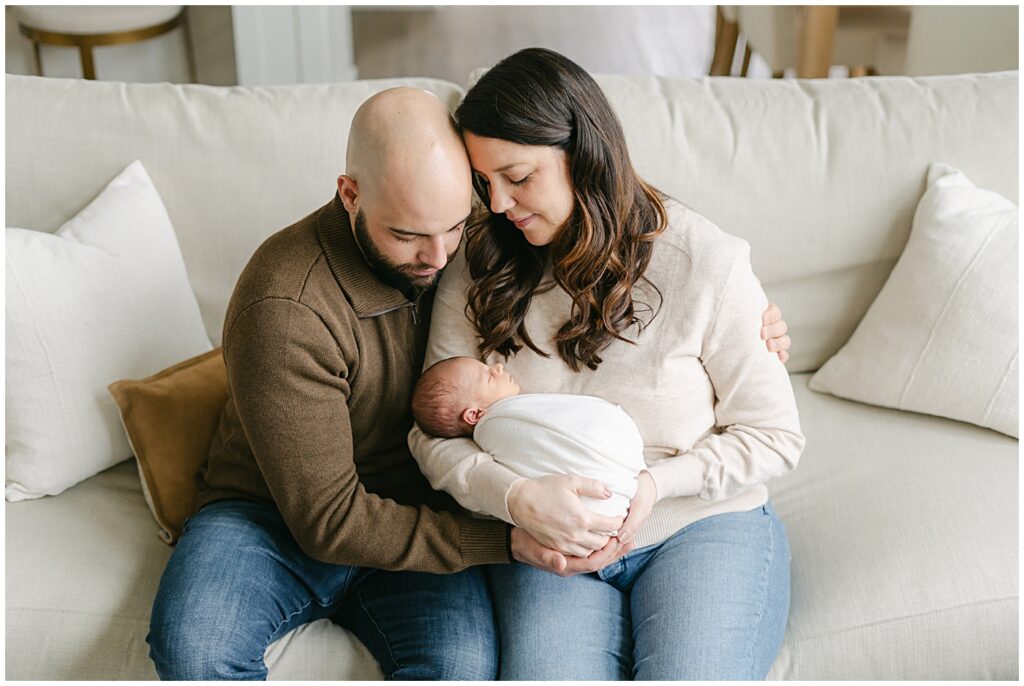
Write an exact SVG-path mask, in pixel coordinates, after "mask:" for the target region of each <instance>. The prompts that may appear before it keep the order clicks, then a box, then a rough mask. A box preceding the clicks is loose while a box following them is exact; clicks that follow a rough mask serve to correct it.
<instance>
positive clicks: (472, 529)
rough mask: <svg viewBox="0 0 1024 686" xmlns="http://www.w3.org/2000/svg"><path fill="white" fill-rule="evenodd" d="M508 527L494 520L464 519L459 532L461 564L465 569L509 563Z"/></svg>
mask: <svg viewBox="0 0 1024 686" xmlns="http://www.w3.org/2000/svg"><path fill="white" fill-rule="evenodd" d="M508 529H509V525H508V524H506V523H505V522H499V521H497V520H495V519H475V518H473V517H466V518H465V519H464V520H463V521H462V529H461V530H460V532H459V544H460V546H461V549H462V562H463V564H465V566H466V567H473V566H476V565H487V564H501V563H505V562H510V561H511V558H510V557H509V545H508Z"/></svg>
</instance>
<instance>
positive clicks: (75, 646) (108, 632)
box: [6, 461, 381, 680]
mask: <svg viewBox="0 0 1024 686" xmlns="http://www.w3.org/2000/svg"><path fill="white" fill-rule="evenodd" d="M6 515H7V524H6V536H7V538H6V546H7V547H6V552H7V569H6V571H7V576H6V593H7V596H6V597H7V621H6V632H7V638H6V655H7V667H6V677H7V678H8V679H60V680H64V679H86V680H87V679H102V680H121V679H156V671H155V669H154V668H153V663H152V662H151V661H150V659H149V646H147V645H146V633H147V632H148V629H149V615H150V609H151V607H152V604H153V598H154V597H155V595H156V589H157V585H158V584H159V582H160V575H161V574H162V573H163V570H164V566H165V565H166V564H167V559H168V558H169V557H170V555H171V551H172V548H170V547H168V546H167V545H166V544H164V543H163V542H162V541H161V540H160V538H159V537H158V535H157V531H158V527H157V525H156V523H155V522H154V521H153V518H152V516H150V514H149V511H148V510H147V509H146V501H145V499H144V497H143V495H142V488H141V485H140V482H139V474H138V471H137V469H136V465H135V464H134V461H129V462H124V463H122V464H120V465H117V466H115V467H113V468H111V469H108V470H107V471H105V472H102V473H100V474H98V475H97V476H94V477H92V478H91V479H88V480H86V481H84V482H82V483H80V484H78V485H77V486H74V487H72V488H71V489H69V490H67V491H65V492H64V493H62V494H61V495H59V496H56V497H46V498H41V499H39V500H31V501H25V502H20V503H7V512H6ZM266 661H267V666H268V667H269V669H270V678H271V679H317V680H327V679H345V680H349V679H379V678H381V674H380V670H379V669H378V667H377V663H376V661H375V660H374V659H373V657H372V656H371V655H370V653H369V652H368V651H367V650H366V648H364V647H363V645H362V644H361V643H360V642H359V641H358V640H356V638H355V637H354V636H353V635H352V634H350V633H349V632H347V631H346V630H345V629H342V628H341V627H339V626H337V625H336V624H332V623H331V622H330V621H328V620H322V621H319V622H314V623H312V624H309V625H307V626H305V627H302V628H300V629H299V630H297V631H294V632H292V633H291V634H288V635H287V636H285V637H283V638H282V639H281V640H279V641H277V642H276V643H274V644H272V645H271V646H270V647H269V648H268V650H267V654H266Z"/></svg>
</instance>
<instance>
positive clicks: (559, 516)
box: [508, 474, 623, 558]
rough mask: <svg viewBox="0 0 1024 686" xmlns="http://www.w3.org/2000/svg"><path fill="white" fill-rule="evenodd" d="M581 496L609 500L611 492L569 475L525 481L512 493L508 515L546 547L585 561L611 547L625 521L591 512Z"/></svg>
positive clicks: (513, 486) (596, 483)
mask: <svg viewBox="0 0 1024 686" xmlns="http://www.w3.org/2000/svg"><path fill="white" fill-rule="evenodd" d="M581 495H585V496H590V497H591V498H608V497H611V491H609V490H608V489H607V488H606V487H605V486H604V484H602V483H601V482H600V481H597V480H596V479H585V478H583V477H580V476H571V475H567V474H555V475H552V476H545V477H541V478H539V479H521V480H519V481H517V482H515V483H514V484H512V489H511V490H510V491H509V493H508V511H509V514H511V515H512V521H513V522H515V524H516V526H518V527H522V528H523V529H525V530H526V531H528V532H529V533H530V535H532V536H533V537H534V538H535V539H537V541H539V542H540V543H541V544H542V545H544V546H546V547H548V548H552V549H553V550H557V551H558V552H560V553H563V554H565V555H575V556H577V557H584V558H585V557H587V556H589V555H590V553H592V552H594V551H595V550H601V549H602V548H604V547H605V546H606V545H607V544H608V541H609V532H612V531H615V530H617V529H618V528H619V527H621V526H622V524H623V518H622V517H608V516H605V515H600V514H597V513H596V512H592V511H591V510H588V509H587V508H586V507H584V506H583V503H581V502H580V496H581Z"/></svg>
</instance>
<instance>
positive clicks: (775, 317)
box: [761, 303, 792, 364]
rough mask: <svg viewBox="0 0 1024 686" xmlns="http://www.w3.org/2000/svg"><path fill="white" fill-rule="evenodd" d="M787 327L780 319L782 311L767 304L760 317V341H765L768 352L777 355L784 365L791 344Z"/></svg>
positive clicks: (787, 358)
mask: <svg viewBox="0 0 1024 686" xmlns="http://www.w3.org/2000/svg"><path fill="white" fill-rule="evenodd" d="M787 331H789V325H788V324H786V320H785V319H783V318H782V310H780V309H779V306H778V305H776V304H775V303H768V309H766V310H765V311H764V314H762V315H761V340H763V341H765V345H767V346H768V350H769V351H771V352H773V353H778V354H779V359H780V360H782V363H783V364H785V363H786V361H787V360H789V348H790V345H791V344H792V342H791V341H790V340H789V336H787V335H786V332H787Z"/></svg>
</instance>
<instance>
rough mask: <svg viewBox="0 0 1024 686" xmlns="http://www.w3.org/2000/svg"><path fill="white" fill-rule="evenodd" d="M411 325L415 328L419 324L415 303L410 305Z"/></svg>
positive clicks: (417, 309) (418, 312)
mask: <svg viewBox="0 0 1024 686" xmlns="http://www.w3.org/2000/svg"><path fill="white" fill-rule="evenodd" d="M412 323H413V324H416V325H417V326H419V323H420V308H419V307H417V306H416V303H413V304H412Z"/></svg>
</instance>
